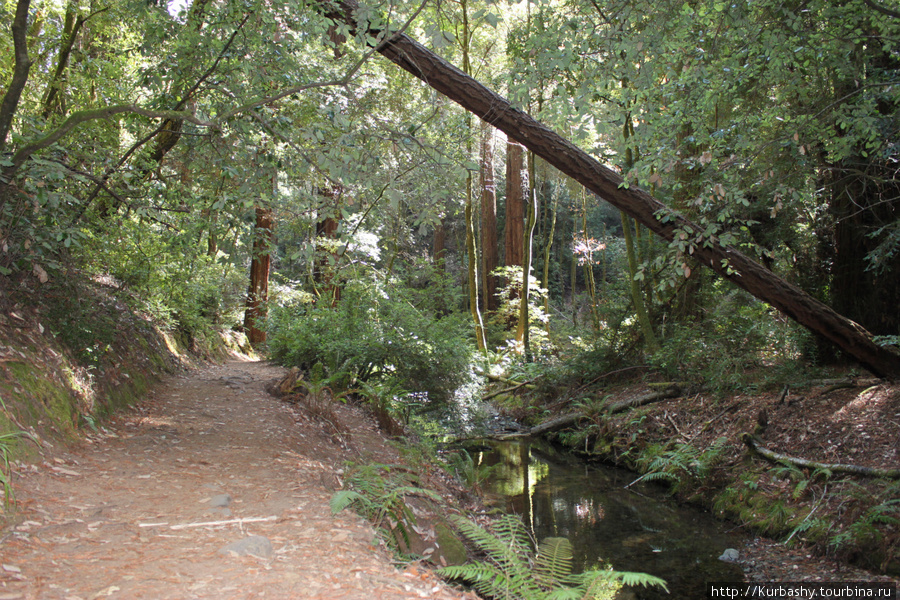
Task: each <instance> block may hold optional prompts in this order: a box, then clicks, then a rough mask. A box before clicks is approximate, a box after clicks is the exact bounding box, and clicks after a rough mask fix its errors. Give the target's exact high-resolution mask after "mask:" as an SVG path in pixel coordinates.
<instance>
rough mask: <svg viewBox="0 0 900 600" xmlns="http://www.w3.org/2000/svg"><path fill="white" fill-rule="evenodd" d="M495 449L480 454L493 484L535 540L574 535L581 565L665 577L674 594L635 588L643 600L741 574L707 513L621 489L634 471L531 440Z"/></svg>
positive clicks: (727, 539) (684, 594)
mask: <svg viewBox="0 0 900 600" xmlns="http://www.w3.org/2000/svg"><path fill="white" fill-rule="evenodd" d="M491 448H492V449H491V450H490V451H486V452H483V453H481V454H480V456H479V457H478V460H479V461H480V462H481V463H482V464H484V465H493V471H492V473H491V478H490V480H489V483H488V489H489V490H490V492H491V493H492V494H494V498H495V501H496V502H498V503H499V504H501V505H502V506H503V507H504V508H505V509H506V510H509V511H512V512H515V513H517V514H519V515H521V516H522V518H523V519H524V520H525V522H526V523H528V525H529V527H530V528H531V530H532V533H533V534H534V536H535V538H536V539H538V540H541V539H543V538H545V537H548V536H562V537H567V538H568V539H569V540H571V542H572V545H573V546H574V550H575V561H576V568H577V569H584V568H585V567H587V568H590V567H592V566H595V565H596V564H597V563H598V562H599V561H600V560H604V561H606V562H608V563H610V564H612V566H613V568H615V569H617V570H620V571H644V572H647V573H651V574H653V575H656V576H658V577H662V578H663V579H665V580H666V581H667V582H668V583H669V590H670V591H671V592H672V594H671V596H669V595H666V594H665V593H664V592H658V591H655V590H645V589H637V590H634V592H635V594H636V597H637V598H673V597H675V598H703V597H705V594H706V588H705V583H706V582H709V581H741V580H742V579H743V577H742V575H743V574H742V572H741V570H740V569H739V568H738V567H737V566H735V565H731V564H727V563H723V562H721V561H719V560H718V557H719V556H720V555H721V554H722V552H723V551H724V550H725V549H726V548H729V547H734V546H735V545H737V544H739V539H738V538H736V537H735V536H729V535H726V534H724V533H722V532H721V524H720V523H719V522H717V521H715V520H714V519H713V518H712V517H711V516H709V515H707V514H704V513H701V512H699V511H696V510H691V509H687V508H684V507H678V506H674V505H673V504H671V503H670V502H667V501H665V500H662V499H659V492H658V491H657V490H654V489H652V488H647V487H644V488H638V489H637V490H636V491H637V492H639V493H634V492H632V491H629V490H625V489H623V487H624V486H625V485H627V484H628V483H630V482H631V481H632V480H633V479H634V478H635V475H634V474H632V473H628V472H626V471H622V470H619V469H612V468H604V467H597V466H593V465H588V464H586V463H584V462H582V461H578V460H573V459H571V458H567V457H566V456H564V455H560V454H558V453H555V452H553V450H552V449H551V448H548V447H540V446H532V445H529V444H528V443H525V442H495V443H492V445H491ZM637 487H638V486H633V488H632V489H634V488H637ZM654 496H656V497H654Z"/></svg>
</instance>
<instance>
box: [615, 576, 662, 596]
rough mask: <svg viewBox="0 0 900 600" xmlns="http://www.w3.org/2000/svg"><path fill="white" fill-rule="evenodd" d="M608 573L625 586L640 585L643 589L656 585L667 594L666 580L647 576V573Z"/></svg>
mask: <svg viewBox="0 0 900 600" xmlns="http://www.w3.org/2000/svg"><path fill="white" fill-rule="evenodd" d="M610 573H611V574H612V575H613V576H614V577H615V578H616V579H618V580H619V581H621V582H622V583H623V584H625V585H630V586H636V585H641V586H644V587H650V586H651V585H656V586H659V587H661V588H662V589H664V590H666V593H667V594H668V593H669V588H667V587H666V580H665V579H660V578H659V577H656V576H655V575H649V574H647V573H635V572H633V571H610Z"/></svg>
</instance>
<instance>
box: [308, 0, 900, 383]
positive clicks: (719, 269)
mask: <svg viewBox="0 0 900 600" xmlns="http://www.w3.org/2000/svg"><path fill="white" fill-rule="evenodd" d="M356 8H357V5H356V2H355V0H342V1H341V2H339V3H338V4H337V5H336V6H334V8H330V9H328V8H326V9H325V10H326V12H327V14H328V16H330V17H332V18H335V19H340V20H342V21H344V22H346V23H348V24H349V25H350V26H351V28H354V27H356V20H355V18H354V11H355V9H356ZM367 34H369V35H370V36H372V37H373V38H374V39H381V38H384V41H383V42H381V43H380V44H378V46H377V50H378V52H380V53H381V54H382V55H384V56H385V57H387V58H388V59H390V60H391V61H393V62H394V63H396V64H397V65H399V66H400V67H401V68H403V69H404V70H406V71H408V72H409V73H411V74H412V75H414V76H416V77H418V78H419V79H421V80H422V81H424V82H426V83H427V84H428V85H429V86H431V87H432V88H433V89H435V90H437V91H439V92H441V93H442V94H444V95H445V96H447V97H448V98H450V99H451V100H453V101H455V102H457V103H458V104H460V105H461V106H462V107H463V108H465V109H466V110H468V111H470V112H472V113H473V114H475V115H477V116H479V117H481V118H482V119H484V120H485V121H487V122H488V123H490V124H491V125H493V126H494V127H496V128H497V129H500V130H501V131H503V132H505V133H506V134H507V135H508V136H510V137H511V138H512V139H514V140H517V141H519V142H521V143H522V144H524V145H525V146H526V147H527V148H529V149H530V150H531V151H532V152H534V153H535V154H536V155H538V156H540V157H541V158H543V159H544V160H546V161H547V162H548V163H549V164H551V165H553V166H554V167H556V168H557V169H559V170H560V171H562V172H563V173H565V174H566V175H568V176H569V177H572V178H573V179H575V180H576V181H578V182H579V183H581V184H582V185H584V186H585V187H586V188H588V189H589V190H591V191H592V192H594V193H596V194H598V195H600V196H601V197H602V198H603V199H605V200H606V201H607V202H609V203H610V204H612V205H613V206H615V207H616V208H618V209H620V210H623V211H624V212H625V213H627V214H628V215H630V216H631V217H633V218H634V219H635V220H637V221H638V222H639V223H642V224H643V225H645V226H646V227H647V228H648V229H650V230H651V231H653V232H654V233H656V234H657V235H659V236H660V237H662V238H663V239H665V240H672V239H674V238H675V236H676V235H678V236H679V237H680V236H681V235H682V234H684V235H686V236H687V239H688V240H689V241H692V242H695V245H694V246H693V250H694V256H695V257H696V258H697V260H698V261H699V262H700V263H701V264H704V265H706V266H708V267H709V268H710V269H712V270H713V271H715V272H716V273H718V274H719V275H720V276H721V277H723V278H725V279H727V280H728V281H731V282H732V283H734V284H735V285H737V286H739V287H741V288H743V289H745V290H747V291H748V292H749V293H751V294H753V295H754V296H756V297H757V298H759V299H760V300H763V301H765V302H768V303H769V304H771V305H772V306H774V307H775V308H777V309H779V310H780V311H782V312H783V313H784V314H786V315H787V316H789V317H790V318H792V319H794V320H796V321H797V322H798V323H800V324H801V325H803V326H805V327H807V328H808V329H810V330H811V331H813V332H814V333H816V334H818V335H820V336H822V337H824V338H826V339H828V340H830V341H831V342H832V343H834V344H835V345H837V346H838V347H840V348H841V349H842V350H844V351H845V352H846V353H847V354H849V355H850V356H852V357H853V358H855V359H856V360H858V361H859V362H860V363H861V364H862V365H863V366H865V367H867V368H868V369H870V370H871V371H872V372H873V373H874V374H876V375H879V376H888V377H892V378H898V377H900V356H898V355H896V354H894V353H892V352H891V351H889V350H888V349H886V348H883V347H881V346H879V345H877V344H875V343H874V342H873V341H872V338H871V335H870V334H869V333H868V332H867V331H866V330H865V329H863V328H862V327H861V326H859V325H858V324H856V323H854V322H853V321H851V320H849V319H847V318H845V317H843V316H841V315H840V314H838V313H837V312H836V311H834V310H833V309H831V308H830V307H828V306H827V305H825V304H824V303H822V302H820V301H818V300H816V299H815V298H813V297H811V296H810V295H809V294H807V293H805V292H804V291H802V290H801V289H800V288H798V287H796V286H794V285H791V284H790V283H788V282H786V281H784V280H783V279H781V278H780V277H778V276H777V275H775V274H774V273H772V272H771V271H769V270H768V269H766V268H765V267H763V266H762V265H759V264H757V263H756V262H754V261H753V260H751V259H749V258H748V257H746V256H745V255H744V254H742V253H741V252H739V251H738V250H737V249H735V248H732V247H730V246H725V245H722V244H721V243H720V242H719V240H718V239H717V238H715V237H712V238H708V239H707V238H704V237H703V230H702V229H701V228H700V227H699V226H698V225H696V224H695V223H692V222H690V221H688V220H687V219H685V218H684V217H682V216H681V215H679V214H677V213H675V212H674V211H672V210H671V209H669V208H668V207H667V206H665V205H664V204H663V203H661V202H660V201H659V200H657V199H656V198H654V197H653V196H651V195H650V194H648V193H647V192H645V191H644V190H642V189H640V188H637V187H628V186H626V185H625V182H624V180H623V179H622V177H621V176H620V175H618V174H617V173H616V172H614V171H612V170H611V169H609V168H607V167H604V166H603V165H601V164H600V163H599V162H597V161H596V160H595V159H594V158H592V157H591V156H589V155H588V154H587V153H586V152H584V151H583V150H581V149H580V148H578V147H577V146H575V145H574V144H572V143H571V142H569V141H568V140H566V139H564V138H562V137H561V136H560V135H558V134H557V133H555V132H553V131H551V130H550V129H549V128H547V127H546V126H544V125H542V124H541V123H539V122H538V121H536V120H535V119H533V118H532V117H530V116H529V115H527V114H525V113H523V112H522V111H521V110H519V109H517V108H514V107H513V106H512V105H511V104H510V103H509V101H507V100H506V99H505V98H503V97H502V96H500V95H499V94H496V93H494V92H492V91H491V90H489V89H488V88H486V87H485V86H484V85H482V84H481V83H479V82H478V81H476V80H475V79H474V78H472V77H469V76H467V75H466V74H465V73H463V72H462V71H460V70H459V69H457V68H456V67H454V66H453V65H451V64H450V63H448V62H447V61H445V60H443V59H442V58H440V57H439V56H437V55H436V54H434V53H433V52H431V51H430V50H428V49H427V48H425V47H424V46H422V45H421V44H419V43H417V42H415V41H414V40H412V39H411V38H409V37H408V36H406V35H403V34H389V35H388V34H386V33H385V32H383V31H378V30H374V29H373V30H370V31H367Z"/></svg>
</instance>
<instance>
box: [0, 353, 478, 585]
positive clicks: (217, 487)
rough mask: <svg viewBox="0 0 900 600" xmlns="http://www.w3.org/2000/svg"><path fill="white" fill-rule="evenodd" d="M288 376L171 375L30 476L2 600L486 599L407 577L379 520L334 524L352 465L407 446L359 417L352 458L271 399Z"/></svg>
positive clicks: (234, 364)
mask: <svg viewBox="0 0 900 600" xmlns="http://www.w3.org/2000/svg"><path fill="white" fill-rule="evenodd" d="M282 374H283V371H282V369H280V368H277V367H274V366H271V365H268V364H266V363H258V362H241V361H231V362H229V363H227V364H224V365H214V366H207V367H204V368H202V369H199V370H196V371H193V372H191V373H188V374H185V375H180V376H173V377H169V378H168V379H166V380H165V381H164V382H162V383H161V384H159V385H158V386H156V387H155V389H154V390H153V391H152V392H151V394H150V395H149V397H148V398H146V399H145V400H143V401H141V402H140V403H139V404H138V405H136V406H135V407H134V408H133V409H132V410H128V411H123V412H122V413H120V414H118V415H116V416H115V417H114V418H113V419H111V420H110V421H109V422H107V423H106V424H105V425H104V427H103V428H102V429H101V430H100V431H99V432H97V433H95V434H93V435H90V436H88V438H87V439H86V440H85V441H84V442H82V443H79V444H77V445H74V446H72V447H70V448H68V449H66V450H65V451H60V450H59V448H57V449H56V450H54V451H52V453H48V454H47V455H46V456H45V458H44V460H43V462H42V463H40V464H36V465H23V466H20V467H19V468H18V469H16V473H15V481H14V488H15V490H16V494H17V496H16V499H17V502H18V510H17V512H16V513H15V514H14V521H13V522H12V523H11V524H9V525H8V526H7V527H6V529H5V530H3V532H2V539H0V600H13V599H19V598H22V599H29V600H30V599H40V600H45V599H64V600H79V599H80V600H95V599H98V598H123V599H125V598H127V599H129V600H130V599H144V598H147V599H168V598H172V599H176V598H177V599H181V598H185V599H187V598H215V599H228V598H233V599H240V600H246V599H251V598H275V599H291V598H319V599H323V600H324V599H328V600H343V599H347V600H355V599H365V600H375V599H385V600H393V599H397V600H401V599H402V600H407V599H410V598H434V599H437V600H451V599H462V598H470V599H471V598H474V596H472V595H471V594H463V593H461V592H459V591H456V590H453V589H452V588H450V587H448V586H446V585H444V584H443V583H442V582H440V580H438V579H437V578H436V577H434V576H433V575H432V574H431V573H430V572H428V571H427V570H425V569H423V568H420V567H418V566H416V565H412V566H408V567H407V568H405V569H404V570H399V569H398V568H395V567H394V566H393V565H392V563H391V557H390V556H389V554H388V553H387V552H386V551H385V550H384V549H383V548H381V547H379V546H378V545H377V542H376V541H375V533H374V530H373V528H372V527H371V526H370V525H369V524H368V523H366V522H365V521H364V520H363V519H361V518H359V517H357V516H356V515H354V514H352V513H350V512H349V511H344V512H342V513H340V514H338V515H335V516H332V515H331V511H330V510H329V507H328V502H329V499H330V497H331V495H332V493H333V490H334V489H336V488H338V487H339V486H340V474H341V468H342V466H343V461H344V460H346V459H348V458H360V456H363V458H364V459H366V460H374V461H379V462H392V460H395V458H393V455H392V452H393V450H392V449H391V448H390V447H387V446H385V444H384V442H383V438H382V437H381V436H380V435H379V434H378V433H377V432H376V431H375V428H374V426H373V425H372V424H370V423H369V422H368V420H367V419H365V418H364V417H363V416H362V415H361V414H359V413H358V412H355V411H354V410H353V409H350V408H342V409H341V418H342V420H343V421H344V425H345V426H346V427H348V429H350V430H351V431H352V441H351V444H350V445H351V447H350V448H345V447H341V446H340V445H339V444H338V443H336V442H335V441H334V440H333V439H332V438H331V437H330V436H328V435H326V434H325V433H324V432H323V430H322V427H321V425H319V424H318V423H316V422H315V421H310V420H308V419H306V418H305V417H303V416H302V414H301V413H300V411H299V410H298V409H295V408H293V407H291V406H290V405H287V404H285V403H283V402H280V401H279V400H277V399H275V398H273V397H271V396H270V395H269V394H268V393H267V392H266V391H265V390H264V385H265V384H266V383H268V382H270V381H272V380H275V379H276V378H278V377H279V376H281V375H282ZM348 420H349V421H350V422H347V421H348Z"/></svg>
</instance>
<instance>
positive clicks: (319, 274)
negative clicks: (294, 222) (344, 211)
mask: <svg viewBox="0 0 900 600" xmlns="http://www.w3.org/2000/svg"><path fill="white" fill-rule="evenodd" d="M342 194H343V190H342V189H340V188H325V189H320V190H319V196H321V197H322V198H323V199H324V204H323V206H322V207H321V208H320V211H319V212H320V214H322V215H325V216H323V217H321V218H320V219H319V221H318V222H317V223H316V261H315V265H314V266H313V282H314V283H315V284H316V285H317V286H319V285H320V284H321V285H322V286H323V289H324V290H325V291H324V294H323V295H324V296H326V297H328V298H329V301H330V302H331V305H332V306H334V305H336V304H337V303H338V301H339V300H340V299H341V286H340V285H339V283H338V281H337V273H336V266H337V260H338V254H337V252H335V249H334V248H333V247H330V246H329V245H328V243H326V241H327V240H334V239H336V238H337V230H338V225H340V221H341V196H342Z"/></svg>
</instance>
